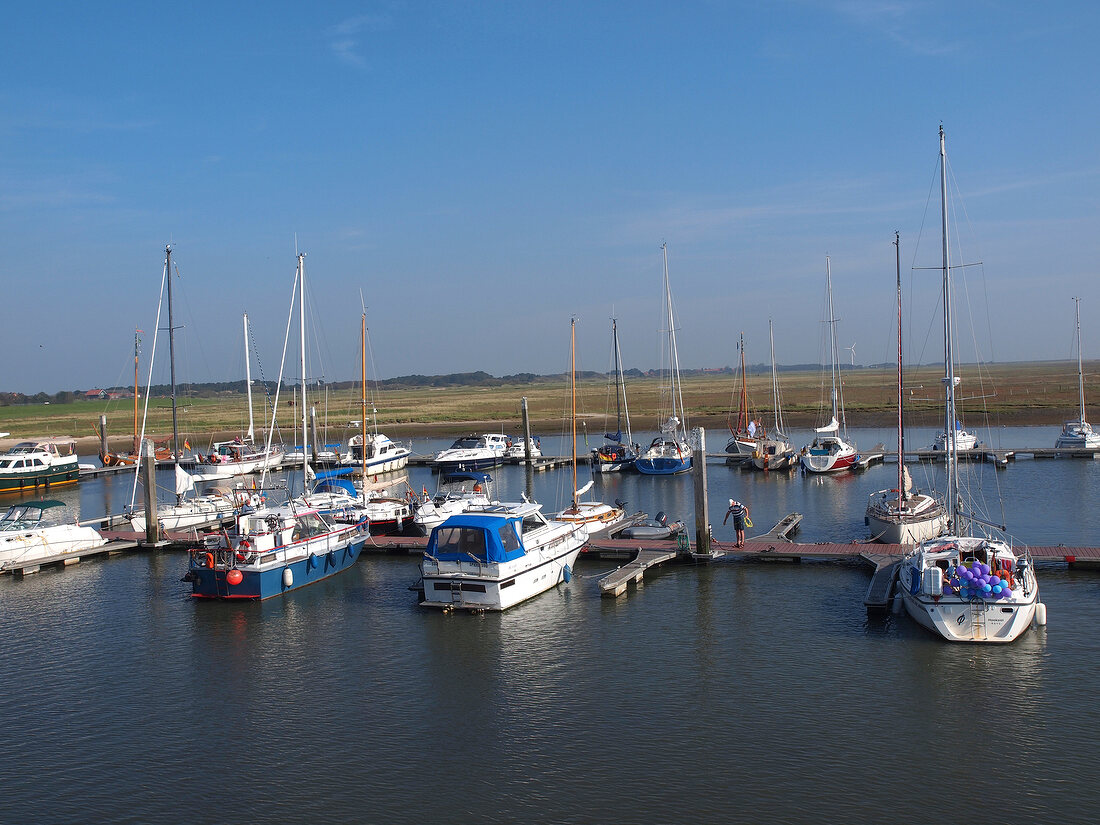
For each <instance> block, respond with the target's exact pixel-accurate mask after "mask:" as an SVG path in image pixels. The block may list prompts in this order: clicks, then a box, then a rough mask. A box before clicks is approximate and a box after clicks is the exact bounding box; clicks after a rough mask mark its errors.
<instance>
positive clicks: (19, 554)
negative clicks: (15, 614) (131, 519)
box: [0, 500, 107, 573]
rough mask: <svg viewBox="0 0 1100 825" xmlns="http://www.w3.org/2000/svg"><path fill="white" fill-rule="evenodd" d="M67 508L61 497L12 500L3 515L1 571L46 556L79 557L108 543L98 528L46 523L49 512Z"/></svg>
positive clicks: (0, 520) (0, 532) (41, 559)
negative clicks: (13, 502)
mask: <svg viewBox="0 0 1100 825" xmlns="http://www.w3.org/2000/svg"><path fill="white" fill-rule="evenodd" d="M59 507H60V508H62V509H64V507H65V504H64V502H61V501H52V500H50V501H25V502H21V503H19V504H13V505H11V506H10V507H9V508H8V511H7V512H6V513H5V514H4V517H3V518H0V573H6V572H8V571H9V570H11V568H12V567H15V566H20V565H28V564H34V563H35V562H39V561H45V560H46V559H56V558H64V557H72V558H76V557H78V556H79V555H80V554H81V553H82V552H85V551H87V550H93V549H95V548H97V547H102V546H103V545H104V544H106V543H107V540H106V539H104V538H103V536H101V535H100V534H99V533H98V532H97V531H96V530H94V529H93V528H91V527H81V526H80V525H78V524H53V525H46V524H43V523H42V521H43V519H44V517H45V516H46V514H47V513H49V512H51V511H56V508H59Z"/></svg>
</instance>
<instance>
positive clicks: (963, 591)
mask: <svg viewBox="0 0 1100 825" xmlns="http://www.w3.org/2000/svg"><path fill="white" fill-rule="evenodd" d="M940 197H941V202H940V203H941V219H942V220H941V224H942V232H943V266H942V269H943V310H944V311H943V330H944V332H943V334H944V377H943V384H944V388H945V399H946V401H945V405H944V424H945V427H944V431H945V432H946V431H948V430H950V429H951V426H952V425H953V424H954V423H955V421H956V416H955V393H956V390H957V387H958V384H959V379H958V378H957V377H956V376H955V365H954V357H953V348H952V333H953V330H952V324H953V317H952V316H953V312H952V309H953V306H952V304H953V302H952V292H951V264H950V260H951V259H950V249H949V244H948V231H947V229H948V225H949V223H948V216H947V153H946V148H945V142H944V134H943V127H942V126H941V127H940ZM960 492H961V487H960V483H959V447H958V445H957V443H956V441H955V440H954V439H948V441H947V495H946V498H945V503H946V506H947V510H948V517H949V525H950V530H951V532H952V534H951V535H944V536H939V537H937V538H934V539H929V540H927V541H922V542H921V543H919V544H917V545H916V547H914V548H913V550H911V551H910V552H909V553H908V554H907V555H906V556H905V557H904V558H903V559H902V561H901V564H900V566H899V570H898V583H899V589H900V591H901V600H902V604H903V605H904V607H905V611H906V612H907V613H908V614H909V615H910V616H911V617H912V618H913V620H914V621H916V622H917V623H918V624H920V625H921V626H923V627H925V628H927V629H929V630H931V631H932V632H933V633H936V634H938V635H939V636H940V637H942V638H944V639H946V640H948V641H952V642H1011V641H1013V640H1014V639H1017V638H1019V636H1020V635H1021V634H1023V633H1024V631H1026V630H1027V629H1028V628H1029V627H1030V626H1031V624H1032V622H1033V621H1037V622H1038V623H1039V624H1045V623H1046V606H1045V605H1043V604H1041V603H1040V602H1039V585H1038V582H1037V581H1036V578H1035V567H1034V565H1033V564H1032V560H1031V558H1030V555H1029V553H1028V551H1027V548H1026V547H1025V548H1023V550H1022V551H1021V552H1019V553H1018V552H1016V550H1015V549H1014V548H1013V547H1012V546H1011V544H1009V542H1008V541H1006V540H1005V539H1003V538H999V537H996V535H995V533H994V532H993V531H996V532H997V533H1003V529H1004V528H1003V527H999V526H998V525H995V524H993V523H992V522H989V521H986V520H985V519H983V518H981V517H980V516H978V514H977V513H976V512H974V511H973V509H972V508H971V507H969V506H968V507H966V508H965V509H964V508H963V507H962V506H961V503H960V500H959V499H960ZM975 531H980V533H981V534H979V535H974V534H973V533H974V532H975Z"/></svg>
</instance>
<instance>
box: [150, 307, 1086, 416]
mask: <svg viewBox="0 0 1100 825" xmlns="http://www.w3.org/2000/svg"><path fill="white" fill-rule="evenodd" d="M1073 303H1074V304H1075V305H1076V306H1077V392H1078V393H1079V394H1080V396H1081V423H1082V424H1084V423H1085V371H1084V369H1083V367H1082V366H1081V343H1082V342H1081V299H1080V298H1074V299H1073ZM135 375H136V373H135Z"/></svg>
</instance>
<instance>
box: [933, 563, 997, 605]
mask: <svg viewBox="0 0 1100 825" xmlns="http://www.w3.org/2000/svg"><path fill="white" fill-rule="evenodd" d="M1002 572H1003V571H1002ZM949 573H950V578H949V580H948V582H947V587H946V588H945V589H946V590H948V591H949V592H951V593H958V594H959V595H960V596H962V597H963V598H964V599H1008V598H1011V597H1012V586H1011V584H1010V582H1009V580H1008V578H1007V576H1008V575H1009V574H1008V573H1005V574H1004V576H1005V577H1004V578H1003V577H1002V576H1000V575H998V574H997V573H994V572H993V571H991V570H990V569H989V565H988V564H982V563H981V562H979V561H977V560H975V561H974V562H973V563H972V564H971V565H970V566H969V567H966V566H964V565H959V566H958V567H956V568H955V569H954V570H951V571H949Z"/></svg>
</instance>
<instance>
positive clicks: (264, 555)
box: [185, 504, 368, 599]
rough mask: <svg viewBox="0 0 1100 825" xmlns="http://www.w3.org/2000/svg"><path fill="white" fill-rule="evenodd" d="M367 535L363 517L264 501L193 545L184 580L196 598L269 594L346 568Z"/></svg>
mask: <svg viewBox="0 0 1100 825" xmlns="http://www.w3.org/2000/svg"><path fill="white" fill-rule="evenodd" d="M367 535H368V530H367V524H366V522H365V521H363V522H359V523H356V524H337V523H330V522H329V521H328V520H326V519H325V518H324V517H323V516H322V515H321V514H320V513H319V512H318V511H316V510H301V509H298V508H297V507H295V506H293V504H284V505H282V506H279V507H265V508H261V509H258V510H253V511H251V512H245V513H242V514H241V515H239V516H238V517H237V519H236V522H235V524H234V527H233V528H232V529H231V530H229V531H227V532H225V533H223V534H213V535H212V536H209V537H208V538H207V539H206V543H205V544H204V545H203V546H202V547H200V548H197V549H195V550H192V551H191V552H190V564H189V566H188V570H187V575H186V576H185V580H186V581H189V582H190V583H191V595H192V596H194V597H195V598H205V599H267V598H270V597H271V596H278V595H280V594H282V593H286V592H287V591H289V590H295V589H297V588H299V587H304V586H306V585H308V584H313V583H314V582H317V581H321V580H322V579H326V578H328V577H329V576H332V575H334V574H335V573H339V572H340V571H342V570H346V569H347V568H348V567H350V566H351V565H353V564H354V563H355V561H356V559H358V557H359V552H360V551H361V550H362V549H363V544H364V542H365V541H366V538H367Z"/></svg>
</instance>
